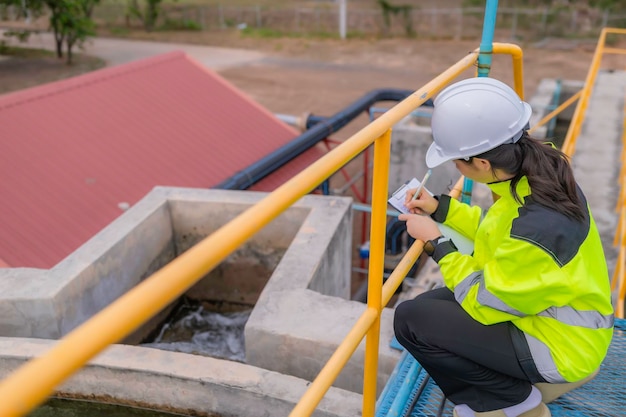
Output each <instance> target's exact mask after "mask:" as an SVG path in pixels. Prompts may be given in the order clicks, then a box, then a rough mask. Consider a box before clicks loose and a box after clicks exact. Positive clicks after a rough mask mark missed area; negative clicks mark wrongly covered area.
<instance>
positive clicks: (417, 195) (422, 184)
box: [411, 169, 433, 200]
mask: <svg viewBox="0 0 626 417" xmlns="http://www.w3.org/2000/svg"><path fill="white" fill-rule="evenodd" d="M432 173H433V170H432V169H429V170H428V171H426V175H424V179H423V180H422V182H421V183H420V185H419V186H418V187H417V190H416V191H415V194H413V198H411V200H417V197H419V195H420V193H421V192H422V190H423V189H424V186H425V185H426V181H428V178H430V174H432Z"/></svg>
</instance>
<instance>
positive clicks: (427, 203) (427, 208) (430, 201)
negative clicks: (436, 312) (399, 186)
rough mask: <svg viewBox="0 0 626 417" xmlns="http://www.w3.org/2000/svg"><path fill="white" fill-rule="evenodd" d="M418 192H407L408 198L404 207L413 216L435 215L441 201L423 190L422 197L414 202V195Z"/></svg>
mask: <svg viewBox="0 0 626 417" xmlns="http://www.w3.org/2000/svg"><path fill="white" fill-rule="evenodd" d="M416 191H417V188H413V189H410V190H409V191H407V193H406V197H405V198H404V206H405V207H406V208H408V209H409V211H410V212H411V213H413V214H420V215H431V214H433V213H434V212H435V210H437V207H439V201H438V200H437V199H436V198H435V197H433V196H432V195H430V193H429V192H428V191H426V190H425V189H423V188H422V191H420V195H419V196H417V198H416V199H415V200H413V194H415V192H416Z"/></svg>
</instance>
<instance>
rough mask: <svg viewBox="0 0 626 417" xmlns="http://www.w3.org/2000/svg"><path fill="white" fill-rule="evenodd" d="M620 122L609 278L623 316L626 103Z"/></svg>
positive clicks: (624, 289) (625, 250) (619, 315)
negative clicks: (612, 266)
mask: <svg viewBox="0 0 626 417" xmlns="http://www.w3.org/2000/svg"><path fill="white" fill-rule="evenodd" d="M623 119H624V120H623V122H622V155H621V156H622V157H621V160H622V166H621V168H620V171H619V178H618V180H619V184H620V192H619V194H618V196H617V207H616V209H615V211H617V213H618V215H619V221H618V224H617V229H616V231H615V238H614V240H613V246H617V248H618V251H617V261H616V264H615V271H614V272H613V279H612V280H611V290H612V291H614V292H615V294H616V295H617V297H616V299H617V305H616V308H615V315H616V316H617V317H620V318H624V296H625V295H626V283H625V282H624V276H625V275H626V273H625V271H624V269H626V268H625V265H624V263H626V164H625V163H624V161H625V160H626V159H625V158H626V105H624V113H623Z"/></svg>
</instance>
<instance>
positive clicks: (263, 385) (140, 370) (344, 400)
mask: <svg viewBox="0 0 626 417" xmlns="http://www.w3.org/2000/svg"><path fill="white" fill-rule="evenodd" d="M54 343H55V342H54V341H52V340H43V339H22V338H0V377H1V378H3V379H4V378H6V377H7V375H8V374H9V373H10V372H12V371H13V370H15V369H16V368H17V367H19V366H20V365H22V364H23V363H24V362H25V361H26V360H29V359H31V358H33V357H37V356H41V355H42V354H44V353H45V352H46V351H47V350H49V349H50V348H52V347H53V345H54ZM307 385H308V382H307V381H305V380H302V379H299V378H295V377H293V376H288V375H281V374H278V373H276V372H271V371H267V370H264V369H260V368H256V367H252V366H249V365H244V364H240V363H236V362H229V361H225V360H220V359H213V358H207V357H202V356H194V355H187V354H182V353H174V352H167V351H161V350H158V349H149V348H140V347H134V346H122V345H114V346H111V347H110V348H109V349H107V350H106V352H104V353H103V354H101V355H100V356H98V357H97V358H96V359H94V360H93V361H91V362H90V364H89V365H88V366H86V367H85V368H84V369H82V370H81V371H80V372H78V373H77V374H75V375H74V376H73V377H72V378H70V379H69V380H68V381H66V383H64V384H63V385H62V386H60V387H58V390H57V392H56V395H58V396H60V397H71V398H87V399H90V400H100V401H103V402H111V403H117V404H122V405H134V406H148V407H151V408H153V409H158V410H163V411H172V412H179V413H190V412H193V413H194V414H193V415H207V416H208V415H211V416H214V415H215V414H217V415H220V416H246V417H266V416H269V415H271V416H287V415H289V413H290V412H291V410H292V409H293V408H294V407H295V405H296V404H297V402H298V401H299V400H300V398H301V397H302V395H303V394H304V392H305V391H306V388H307ZM26 388H27V387H26ZM361 406H362V397H361V396H360V395H358V394H355V393H352V392H349V391H345V390H341V389H337V388H331V389H330V390H329V391H328V393H327V394H326V395H325V397H324V399H323V400H322V402H321V403H320V405H319V407H318V408H317V410H316V411H315V413H314V414H313V415H314V416H318V417H348V416H356V415H359V414H360V412H361V411H360V410H361Z"/></svg>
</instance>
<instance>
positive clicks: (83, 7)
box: [0, 0, 100, 64]
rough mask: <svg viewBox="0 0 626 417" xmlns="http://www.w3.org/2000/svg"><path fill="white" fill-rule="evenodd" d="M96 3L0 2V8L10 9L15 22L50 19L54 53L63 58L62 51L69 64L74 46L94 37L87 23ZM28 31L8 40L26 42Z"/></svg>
mask: <svg viewBox="0 0 626 417" xmlns="http://www.w3.org/2000/svg"><path fill="white" fill-rule="evenodd" d="M99 2H100V0H29V1H28V2H23V1H22V0H0V7H13V8H14V9H15V10H17V11H18V13H17V18H23V17H24V16H35V17H36V16H41V15H42V14H43V13H48V14H49V15H50V28H51V29H52V31H53V34H54V40H55V43H56V53H57V56H58V57H59V58H63V49H64V46H65V49H66V51H67V55H66V61H67V63H68V64H71V63H72V58H73V54H72V50H73V48H74V46H76V45H78V46H81V45H82V44H83V42H84V41H85V40H86V39H87V38H88V37H89V36H94V35H95V24H94V23H93V20H91V14H92V12H93V8H94V6H95V5H96V4H98V3H99ZM29 34H30V33H29V31H28V30H26V29H23V30H14V31H12V32H11V33H10V35H11V36H16V37H18V38H19V39H27V38H28V35H29Z"/></svg>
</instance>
